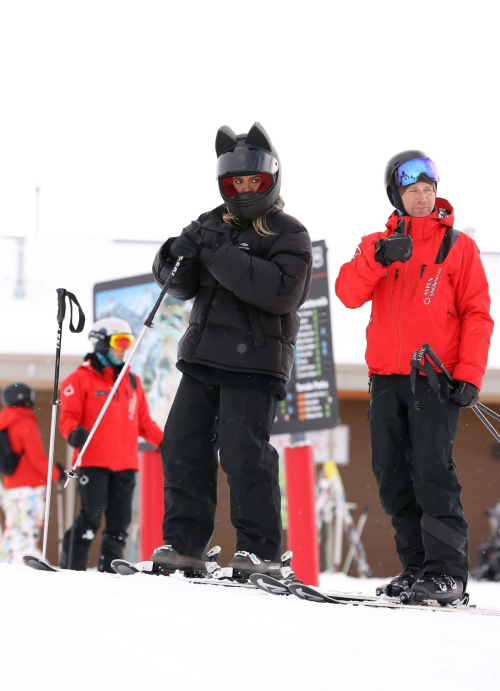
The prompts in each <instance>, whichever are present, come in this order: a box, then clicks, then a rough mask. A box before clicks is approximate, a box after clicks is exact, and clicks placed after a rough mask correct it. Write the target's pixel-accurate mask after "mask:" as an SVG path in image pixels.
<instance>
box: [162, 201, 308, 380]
mask: <svg viewBox="0 0 500 691" xmlns="http://www.w3.org/2000/svg"><path fill="white" fill-rule="evenodd" d="M224 211H225V207H224V205H222V206H220V207H217V208H216V209H214V210H213V211H210V212H208V213H206V214H202V215H201V216H200V217H199V219H198V223H197V222H193V223H192V224H191V225H190V226H188V227H187V228H185V229H184V231H183V232H187V231H188V230H195V229H198V232H199V234H200V236H201V238H202V244H201V245H200V246H199V248H200V252H199V253H198V256H197V257H195V258H194V259H190V260H188V259H184V260H183V261H182V263H181V266H180V267H179V269H178V271H177V273H176V275H175V277H174V279H173V280H172V283H171V285H170V287H169V289H168V292H169V293H170V294H171V295H173V296H174V297H176V298H179V299H180V300H189V299H191V298H196V299H195V302H194V305H193V309H192V311H191V316H190V320H189V327H188V329H187V331H186V333H185V334H184V336H183V337H182V338H181V340H180V341H179V347H178V358H179V359H181V360H185V361H186V362H195V363H199V364H203V365H208V366H211V367H217V368H220V369H225V370H230V371H236V372H255V373H260V374H268V375H272V376H277V377H280V378H281V379H284V380H285V381H286V380H288V378H289V376H290V372H291V369H292V365H293V361H294V354H295V342H296V338H297V333H298V331H299V322H300V319H299V317H298V315H297V309H298V308H299V307H300V305H301V304H302V303H303V302H304V301H305V299H306V298H307V294H308V292H309V287H310V284H311V266H312V249H311V240H310V238H309V234H308V232H307V230H306V229H305V228H304V226H303V225H302V224H301V223H299V221H297V220H296V219H295V218H293V217H292V216H288V214H285V213H282V212H279V213H277V214H275V215H274V216H273V217H272V218H271V219H269V220H268V221H267V226H268V228H269V230H271V231H272V232H273V233H274V235H268V236H267V235H266V236H261V235H259V234H258V233H257V232H256V231H255V230H254V229H253V228H252V226H249V227H247V228H244V229H242V230H240V231H239V232H237V231H233V233H232V235H233V239H232V241H227V242H225V243H224V244H223V245H222V246H221V247H220V248H219V249H218V250H217V252H216V253H215V254H214V255H213V256H212V257H210V260H209V262H208V264H207V265H206V266H204V265H202V264H201V263H200V261H199V257H200V253H201V252H203V248H207V247H208V248H210V247H212V246H213V245H214V243H215V241H216V240H217V239H218V238H219V237H220V236H219V234H218V233H216V232H213V231H214V230H216V229H218V228H220V227H221V225H222V223H223V220H222V214H223V213H224ZM199 223H201V227H200V226H199ZM174 240H175V238H170V239H169V240H167V241H166V242H165V243H164V244H163V245H162V247H161V248H160V250H159V252H158V254H157V255H156V257H155V260H154V264H153V274H154V277H155V280H156V282H157V283H158V285H160V286H163V285H164V283H165V281H166V279H167V278H168V276H169V275H170V273H171V270H172V267H173V265H174V263H175V259H174V258H173V257H172V256H171V255H170V254H169V249H170V246H171V244H172V242H173V241H174ZM205 254H206V252H205ZM209 254H210V253H209Z"/></svg>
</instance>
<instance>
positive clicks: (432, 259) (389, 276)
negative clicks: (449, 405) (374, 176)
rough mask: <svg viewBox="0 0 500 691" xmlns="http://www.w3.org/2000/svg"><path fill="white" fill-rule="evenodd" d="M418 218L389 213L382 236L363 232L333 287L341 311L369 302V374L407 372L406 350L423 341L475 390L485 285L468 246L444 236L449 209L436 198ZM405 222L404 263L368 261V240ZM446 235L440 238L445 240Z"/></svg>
mask: <svg viewBox="0 0 500 691" xmlns="http://www.w3.org/2000/svg"><path fill="white" fill-rule="evenodd" d="M436 207H437V208H436V210H435V211H434V212H433V213H432V214H430V215H429V216H426V217H425V218H415V217H410V216H404V217H401V216H398V214H397V212H394V213H393V214H392V215H391V216H390V217H389V220H388V222H387V224H386V227H387V230H386V231H385V232H384V233H373V234H372V235H367V236H366V237H364V238H363V239H362V241H361V244H360V245H359V246H358V247H357V249H356V253H355V255H354V257H353V258H352V260H351V261H350V262H348V263H347V264H344V265H343V266H342V268H341V269H340V273H339V276H338V278H337V281H336V284H335V290H336V293H337V295H338V297H339V298H340V299H341V300H342V302H343V303H344V305H345V306H346V307H351V308H355V307H360V306H361V305H363V304H364V303H365V302H367V301H368V300H371V301H372V313H371V317H370V321H369V324H368V327H367V330H366V338H367V349H366V362H367V364H368V368H369V371H370V375H371V374H409V372H410V361H411V359H412V355H413V351H414V350H416V349H420V348H421V346H422V345H423V344H424V343H429V345H430V346H431V348H432V350H433V351H434V352H435V353H436V355H437V356H438V357H439V358H440V359H441V361H442V362H443V364H444V366H445V367H446V369H447V370H448V371H449V372H450V374H452V375H453V376H454V377H455V379H461V380H463V381H467V382H470V383H471V384H474V385H475V386H477V388H478V389H481V384H482V380H483V375H484V371H485V369H486V364H487V359H488V348H489V345H490V338H491V333H492V331H493V320H492V319H491V317H490V315H489V311H490V298H489V295H488V282H487V280H486V276H485V273H484V269H483V265H482V263H481V259H480V257H479V250H478V248H477V246H476V244H475V243H474V241H473V240H472V239H471V238H470V237H469V236H467V235H466V234H465V233H458V232H457V231H453V232H451V230H450V229H452V228H453V221H454V214H453V208H452V207H451V206H450V204H449V203H448V202H447V201H446V200H445V199H436ZM401 218H404V220H405V221H406V229H407V232H409V234H410V235H411V236H412V238H413V254H412V256H411V258H410V260H409V261H407V262H406V263H404V264H403V263H401V262H394V263H393V264H391V266H389V267H384V266H382V265H381V264H379V263H378V262H376V261H375V243H376V242H377V240H379V239H380V238H386V237H387V236H388V235H391V234H392V233H393V232H394V229H395V228H396V226H397V224H398V222H399V221H400V220H401ZM445 234H446V237H445Z"/></svg>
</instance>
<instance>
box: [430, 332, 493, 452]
mask: <svg viewBox="0 0 500 691" xmlns="http://www.w3.org/2000/svg"><path fill="white" fill-rule="evenodd" d="M426 353H427V355H428V356H429V357H430V359H431V360H432V361H433V363H434V364H435V365H436V367H439V369H440V370H441V372H442V373H443V374H444V376H445V377H446V379H447V381H448V383H449V384H451V386H456V383H457V382H456V381H455V379H453V377H452V376H451V374H450V373H449V372H448V370H447V369H446V367H445V366H444V365H443V363H442V362H441V360H440V359H439V358H438V356H437V355H436V353H435V352H434V351H433V350H432V348H431V347H430V345H429V344H428V343H424V345H423V346H422V349H421V351H420V353H419V356H420V357H425V354H426ZM469 407H470V409H471V410H472V411H473V412H474V413H475V414H476V415H477V417H478V418H479V419H480V420H481V422H482V423H483V425H484V426H485V427H486V429H487V430H489V431H490V432H491V434H492V435H493V436H494V437H495V439H496V440H497V442H500V434H499V433H498V432H497V431H496V429H495V428H494V427H493V425H492V424H491V422H490V421H489V420H487V419H486V417H485V416H484V414H483V413H486V414H487V415H490V416H491V417H492V418H494V419H495V420H500V415H498V413H495V411H494V410H491V409H490V408H487V407H486V406H485V405H483V404H482V403H480V402H479V401H478V402H477V403H476V404H475V405H471V406H469Z"/></svg>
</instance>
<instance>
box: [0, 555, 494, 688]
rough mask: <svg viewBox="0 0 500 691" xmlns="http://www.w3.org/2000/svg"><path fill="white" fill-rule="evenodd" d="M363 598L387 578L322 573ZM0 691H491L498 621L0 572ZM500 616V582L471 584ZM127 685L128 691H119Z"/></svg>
mask: <svg viewBox="0 0 500 691" xmlns="http://www.w3.org/2000/svg"><path fill="white" fill-rule="evenodd" d="M321 581H322V585H323V586H324V587H327V588H331V589H338V590H351V591H352V590H357V591H362V592H365V593H369V594H372V593H373V592H374V589H375V587H376V586H377V585H378V584H379V583H381V582H382V581H380V580H378V579H371V580H359V579H354V578H348V577H346V576H343V575H341V574H323V575H322V576H321ZM0 588H1V589H0V592H1V593H2V598H1V608H0V611H1V620H0V631H1V645H0V688H1V689H2V691H20V690H24V689H29V690H30V691H32V690H33V689H34V688H36V689H39V690H41V691H45V689H47V690H49V689H50V691H58V690H59V689H65V690H68V689H71V690H75V691H79V690H80V689H82V690H83V689H84V690H87V689H88V690H89V691H100V690H101V689H102V690H104V689H106V690H108V689H117V688H120V684H123V685H124V686H125V685H126V688H127V689H141V690H142V689H164V690H165V691H167V690H168V691H177V689H179V690H180V689H182V690H183V691H191V690H193V691H194V690H195V689H196V690H199V689H207V688H208V689H210V688H217V689H221V690H224V691H225V690H226V689H234V691H247V690H248V691H250V690H251V691H254V690H255V689H258V688H262V687H265V688H267V689H270V688H274V689H278V688H279V689H284V690H285V691H286V690H287V689H291V690H295V689H297V690H299V689H300V690H301V691H302V690H304V691H305V690H306V689H307V690H308V691H321V690H323V689H325V690H326V689H328V691H332V690H341V689H344V688H349V689H355V690H358V689H359V690H363V691H400V690H401V691H421V690H422V689H426V690H427V691H462V690H464V691H465V690H467V691H472V690H474V691H493V690H494V689H498V688H499V687H500V663H499V656H498V641H499V636H500V618H498V617H486V616H480V615H474V614H467V613H456V614H445V613H440V612H431V611H430V612H422V611H407V610H399V611H395V610H385V609H377V610H374V609H370V608H367V607H350V606H349V607H345V606H333V605H331V606H329V605H322V604H315V603H309V602H303V601H300V600H298V599H297V598H293V597H286V598H285V597H283V598H278V597H273V596H271V595H266V594H265V593H262V592H260V591H256V590H250V589H243V588H238V589H236V588H223V587H212V586H205V585H201V586H200V585H193V584H191V583H189V582H185V581H183V580H182V579H180V578H177V577H173V578H168V579H167V578H162V577H158V578H156V577H152V576H148V575H142V574H141V575H138V576H132V577H122V576H114V575H113V576H112V575H108V574H99V573H96V572H87V573H78V572H62V573H42V572H36V571H33V570H31V569H29V568H28V567H25V566H11V565H6V564H0ZM469 591H470V592H471V601H472V602H474V603H476V604H477V606H478V607H484V608H486V607H488V608H495V609H497V610H500V583H498V584H495V583H476V582H473V583H471V584H470V588H469ZM122 688H123V687H122Z"/></svg>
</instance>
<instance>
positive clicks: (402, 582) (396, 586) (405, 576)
mask: <svg viewBox="0 0 500 691" xmlns="http://www.w3.org/2000/svg"><path fill="white" fill-rule="evenodd" d="M421 575H422V567H421V566H415V565H414V564H410V565H409V566H407V567H406V569H405V570H404V571H401V573H398V575H397V576H394V578H393V579H392V581H390V583H388V584H387V585H384V586H382V587H380V588H377V590H376V594H377V595H378V596H380V595H388V596H389V597H399V596H400V595H401V593H402V592H403V591H404V590H408V589H409V588H411V586H412V585H413V584H414V583H415V581H416V580H417V579H418V578H419V577H420V576H421Z"/></svg>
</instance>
